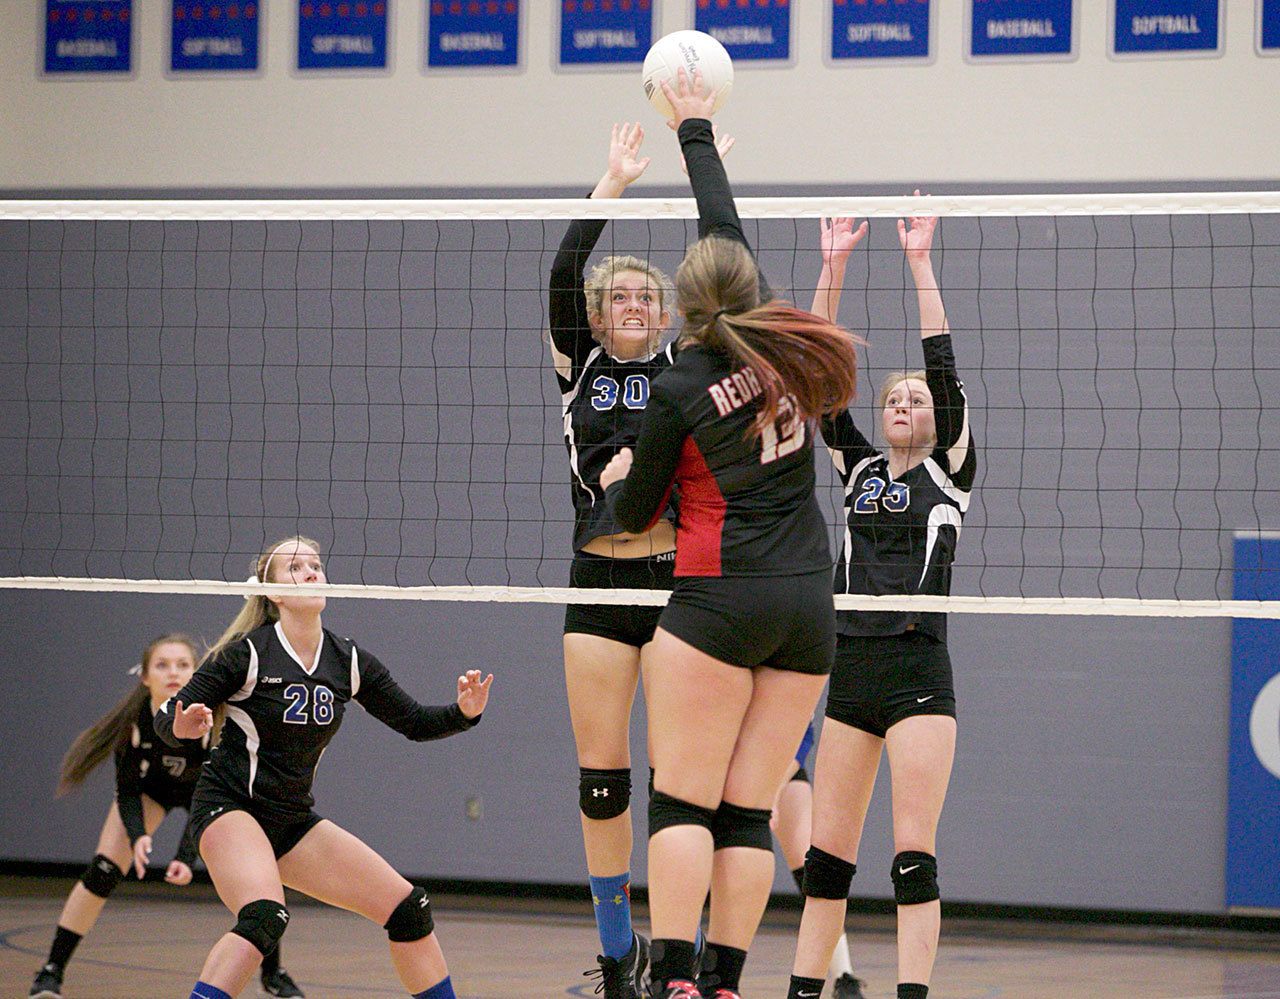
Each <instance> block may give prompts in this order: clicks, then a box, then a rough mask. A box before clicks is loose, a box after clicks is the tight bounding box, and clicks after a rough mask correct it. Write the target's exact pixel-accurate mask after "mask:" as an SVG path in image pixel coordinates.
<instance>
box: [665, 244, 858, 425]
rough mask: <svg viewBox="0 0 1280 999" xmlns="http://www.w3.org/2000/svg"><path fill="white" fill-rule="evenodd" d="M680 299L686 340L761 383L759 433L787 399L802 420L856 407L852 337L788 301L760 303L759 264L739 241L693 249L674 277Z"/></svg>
mask: <svg viewBox="0 0 1280 999" xmlns="http://www.w3.org/2000/svg"><path fill="white" fill-rule="evenodd" d="M676 297H677V300H678V301H679V303H680V311H681V313H682V314H683V315H684V317H685V328H684V332H683V333H682V334H681V340H682V341H686V340H692V341H696V342H700V343H703V344H705V345H706V346H708V347H711V348H712V349H714V350H718V351H720V352H721V353H723V354H726V355H727V356H728V357H729V358H730V359H732V360H733V361H734V362H735V363H737V364H739V365H741V366H742V367H744V368H750V369H751V370H752V372H753V373H754V374H755V376H756V378H757V379H758V380H759V382H760V385H761V387H762V388H763V389H764V391H763V393H762V399H761V403H760V412H759V414H758V415H757V416H756V419H755V422H754V423H753V424H752V427H751V429H752V432H753V433H754V434H756V435H759V434H761V433H763V432H764V430H765V429H766V428H767V427H769V426H771V425H773V424H774V423H776V421H777V419H778V416H779V412H780V410H781V408H782V406H783V399H784V398H789V399H790V402H791V405H792V406H793V407H794V409H795V411H796V413H797V415H798V416H799V417H800V418H801V419H816V418H817V417H820V416H824V415H826V414H828V413H837V412H839V411H840V410H842V409H844V408H846V407H847V406H848V405H849V403H850V402H851V401H852V400H853V397H854V394H855V391H856V389H857V383H858V355H857V352H856V351H855V350H854V344H855V338H854V336H853V334H852V333H849V332H848V331H847V330H843V329H841V328H840V327H839V326H836V325H835V324H834V323H830V322H828V321H827V320H825V319H821V318H819V317H818V316H815V315H814V314H813V313H811V312H805V311H803V310H802V309H797V308H796V307H795V306H794V305H789V304H788V303H786V302H782V301H779V300H777V299H775V300H773V301H770V302H761V301H760V277H759V271H758V269H757V266H756V262H755V260H754V259H752V256H751V253H750V251H748V250H747V248H746V247H745V246H743V245H742V244H741V243H739V242H737V241H736V240H731V239H725V238H724V237H721V236H708V237H706V238H705V239H700V240H698V242H696V243H694V244H693V245H692V246H691V247H689V252H688V253H686V254H685V257H684V260H683V261H682V262H681V264H680V268H679V270H677V271H676Z"/></svg>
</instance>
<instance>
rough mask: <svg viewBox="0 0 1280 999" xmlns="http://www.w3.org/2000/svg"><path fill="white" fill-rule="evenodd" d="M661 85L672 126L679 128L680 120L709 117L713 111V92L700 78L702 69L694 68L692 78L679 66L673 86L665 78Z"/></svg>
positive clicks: (714, 103) (714, 105)
mask: <svg viewBox="0 0 1280 999" xmlns="http://www.w3.org/2000/svg"><path fill="white" fill-rule="evenodd" d="M661 85H662V92H663V94H665V95H666V98H667V102H668V103H669V104H670V105H671V110H672V118H671V125H672V127H673V128H679V127H680V124H681V122H684V121H686V120H688V119H689V118H710V117H711V115H712V114H713V113H714V111H715V107H716V98H715V95H714V94H712V93H710V92H708V90H707V85H706V83H705V82H704V81H703V79H702V70H700V69H695V70H694V71H693V78H692V79H690V78H689V74H688V73H686V72H685V69H684V67H683V66H681V67H680V68H679V69H678V70H677V71H676V85H675V86H674V87H673V86H672V85H671V84H670V83H669V82H668V81H666V80H663V81H662V83H661Z"/></svg>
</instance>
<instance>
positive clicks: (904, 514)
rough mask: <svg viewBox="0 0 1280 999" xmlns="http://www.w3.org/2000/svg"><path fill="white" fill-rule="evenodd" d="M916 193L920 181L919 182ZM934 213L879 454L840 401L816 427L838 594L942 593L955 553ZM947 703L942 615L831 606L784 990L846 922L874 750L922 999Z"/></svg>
mask: <svg viewBox="0 0 1280 999" xmlns="http://www.w3.org/2000/svg"><path fill="white" fill-rule="evenodd" d="M919 193H920V192H919V191H916V194H917V195H919ZM937 222H938V220H937V219H936V218H934V217H931V216H916V217H914V218H912V219H911V220H910V224H909V225H908V224H907V223H905V222H903V221H901V220H900V221H899V222H898V239H899V242H900V244H901V246H902V250H903V252H904V253H905V254H906V259H907V264H908V268H909V269H910V271H911V275H912V278H913V280H914V282H915V286H916V299H917V302H918V305H919V310H920V336H921V339H922V346H923V351H924V361H925V367H924V370H923V371H901V372H896V373H894V374H892V375H890V376H889V377H888V379H886V381H885V383H884V385H883V386H882V388H881V391H880V397H879V412H880V417H881V430H882V434H883V437H884V439H885V442H886V444H887V445H888V446H887V449H886V452H887V453H886V452H882V451H880V450H878V449H877V448H875V447H874V446H873V445H872V444H871V443H870V442H869V441H868V440H867V438H866V437H864V436H863V435H862V433H861V432H860V431H859V430H858V428H857V427H856V426H855V425H854V422H853V418H852V416H851V415H850V414H849V413H848V412H843V413H840V414H839V415H838V416H837V417H836V418H835V419H834V420H831V421H829V422H828V423H826V424H824V427H823V435H824V436H825V437H826V439H827V443H828V445H829V447H830V449H831V454H832V460H833V461H834V462H835V465H836V471H837V472H838V473H839V475H840V478H841V480H842V481H843V482H844V484H845V519H846V526H847V530H846V532H845V541H844V547H843V548H842V550H841V554H840V558H839V560H838V563H837V566H836V573H835V588H836V590H837V591H838V592H841V593H867V594H893V595H905V594H930V595H933V596H946V595H947V594H948V593H949V592H950V591H951V565H952V561H953V559H954V558H955V551H956V543H957V541H958V539H959V535H960V526H961V522H962V520H963V518H964V514H965V511H966V510H967V509H968V507H969V501H970V498H971V495H972V490H973V484H974V476H975V473H976V471H977V457H976V452H975V450H974V442H973V435H972V433H971V430H970V427H969V408H968V401H967V399H966V397H965V394H964V387H963V385H962V384H961V382H960V379H959V378H958V377H957V374H956V365H955V358H954V355H953V352H952V348H951V333H950V327H949V326H948V324H947V317H946V313H945V311H944V310H943V305H942V293H941V291H940V290H939V288H938V282H937V279H936V278H935V276H934V273H933V264H932V262H931V260H930V251H931V249H932V246H933V235H934V231H935V228H936V226H937ZM865 226H866V224H865V223H863V225H862V226H860V227H858V228H857V229H855V228H854V227H853V222H852V220H851V219H847V218H837V219H833V220H831V221H830V222H828V221H826V220H823V224H822V237H821V240H822V255H823V264H822V273H821V275H820V277H819V279H818V287H817V291H816V293H815V296H814V303H813V311H814V312H815V313H817V314H818V315H820V316H824V317H826V318H829V319H834V317H835V315H836V313H837V310H838V307H839V303H840V291H841V285H842V283H843V279H844V270H845V264H846V262H847V260H848V256H849V252H850V251H851V250H852V249H853V247H854V246H855V245H856V244H857V243H858V241H859V240H860V239H861V236H862V234H864V233H865V231H866V228H865ZM955 714H956V700H955V688H954V685H953V683H952V676H951V660H950V657H949V656H948V654H947V618H946V615H945V614H940V613H918V612H896V611H895V612H883V611H877V612H867V611H841V612H840V613H839V615H838V621H837V638H836V663H835V669H834V671H833V672H832V674H831V690H830V692H829V694H828V696H827V709H826V721H825V722H824V724H823V726H822V738H821V739H820V740H819V743H818V757H817V764H816V768H815V773H814V784H813V845H812V846H811V847H810V849H809V852H808V854H807V856H806V858H805V869H804V894H805V895H806V900H805V908H804V917H803V919H802V921H801V924H800V935H799V939H798V941H797V945H796V959H795V966H794V969H793V975H792V979H791V987H790V992H789V993H788V995H789V997H790V999H807V997H809V996H815V995H817V993H818V991H820V990H821V988H822V981H823V979H822V976H823V975H824V974H825V972H826V968H827V962H828V961H829V960H830V958H831V953H832V949H833V947H834V946H835V945H836V941H837V939H838V938H839V936H840V934H841V933H842V932H843V929H844V918H845V909H846V905H847V899H848V896H849V887H850V884H851V883H852V881H853V876H854V872H855V870H856V867H855V865H856V862H857V858H858V844H859V841H860V839H861V837H862V827H863V823H864V821H865V820H866V814H867V806H868V804H869V803H870V800H871V792H872V789H873V787H874V786H875V779H876V772H877V770H878V769H879V765H880V756H881V753H882V751H883V750H884V749H886V748H887V749H888V753H889V773H890V780H891V782H892V786H893V839H894V850H895V852H896V856H895V857H894V858H893V867H892V870H891V872H890V875H891V878H892V881H893V890H894V898H895V899H896V901H897V903H898V992H897V994H898V999H925V997H926V996H928V994H929V980H930V977H931V975H932V972H933V963H934V958H935V956H936V954H937V948H938V932H939V926H940V921H941V911H942V910H941V903H940V901H939V891H938V862H937V845H936V841H937V832H938V820H939V818H940V816H941V814H942V803H943V800H944V799H945V797H946V793H947V784H948V783H949V781H950V778H951V765H952V761H953V759H954V757H955V743H956V719H955Z"/></svg>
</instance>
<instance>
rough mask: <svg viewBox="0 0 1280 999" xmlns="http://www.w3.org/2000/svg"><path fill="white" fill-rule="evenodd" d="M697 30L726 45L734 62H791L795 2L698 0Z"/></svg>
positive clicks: (695, 4) (696, 8) (696, 2)
mask: <svg viewBox="0 0 1280 999" xmlns="http://www.w3.org/2000/svg"><path fill="white" fill-rule="evenodd" d="M619 2H620V0H619ZM693 26H694V28H696V29H697V30H698V31H705V32H706V33H707V34H708V35H710V36H711V37H712V38H714V39H715V40H716V41H718V42H719V43H720V44H721V45H723V46H724V47H725V49H726V50H728V52H729V56H730V58H732V59H733V61H734V62H746V61H752V62H771V63H779V64H782V63H788V62H790V61H791V0H753V2H752V3H751V4H749V5H746V4H740V3H731V4H726V3H722V2H721V0H694V4H693Z"/></svg>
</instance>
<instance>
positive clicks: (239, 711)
mask: <svg viewBox="0 0 1280 999" xmlns="http://www.w3.org/2000/svg"><path fill="white" fill-rule="evenodd" d="M244 644H245V645H247V646H249V669H248V671H247V672H246V673H245V677H244V685H243V686H242V687H241V688H240V689H239V690H237V691H236V692H235V693H234V694H232V695H231V696H230V697H228V698H227V717H228V718H230V719H231V720H232V721H233V722H235V723H236V724H237V725H239V726H240V731H242V732H243V733H244V747H245V749H246V750H247V751H248V753H249V797H250V798H252V797H253V782H254V780H256V779H257V776H258V747H259V746H260V745H262V740H261V739H260V738H259V737H258V727H257V726H256V725H254V723H253V719H252V718H250V717H249V714H248V712H246V711H245V710H244V708H237V707H234V706H233V705H232V704H231V702H232V701H243V700H246V699H248V698H249V697H251V696H252V695H253V692H254V690H255V689H256V688H257V686H258V650H257V649H256V648H255V647H254V644H253V643H252V642H251V641H249V639H247V638H246V639H245V640H244Z"/></svg>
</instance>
